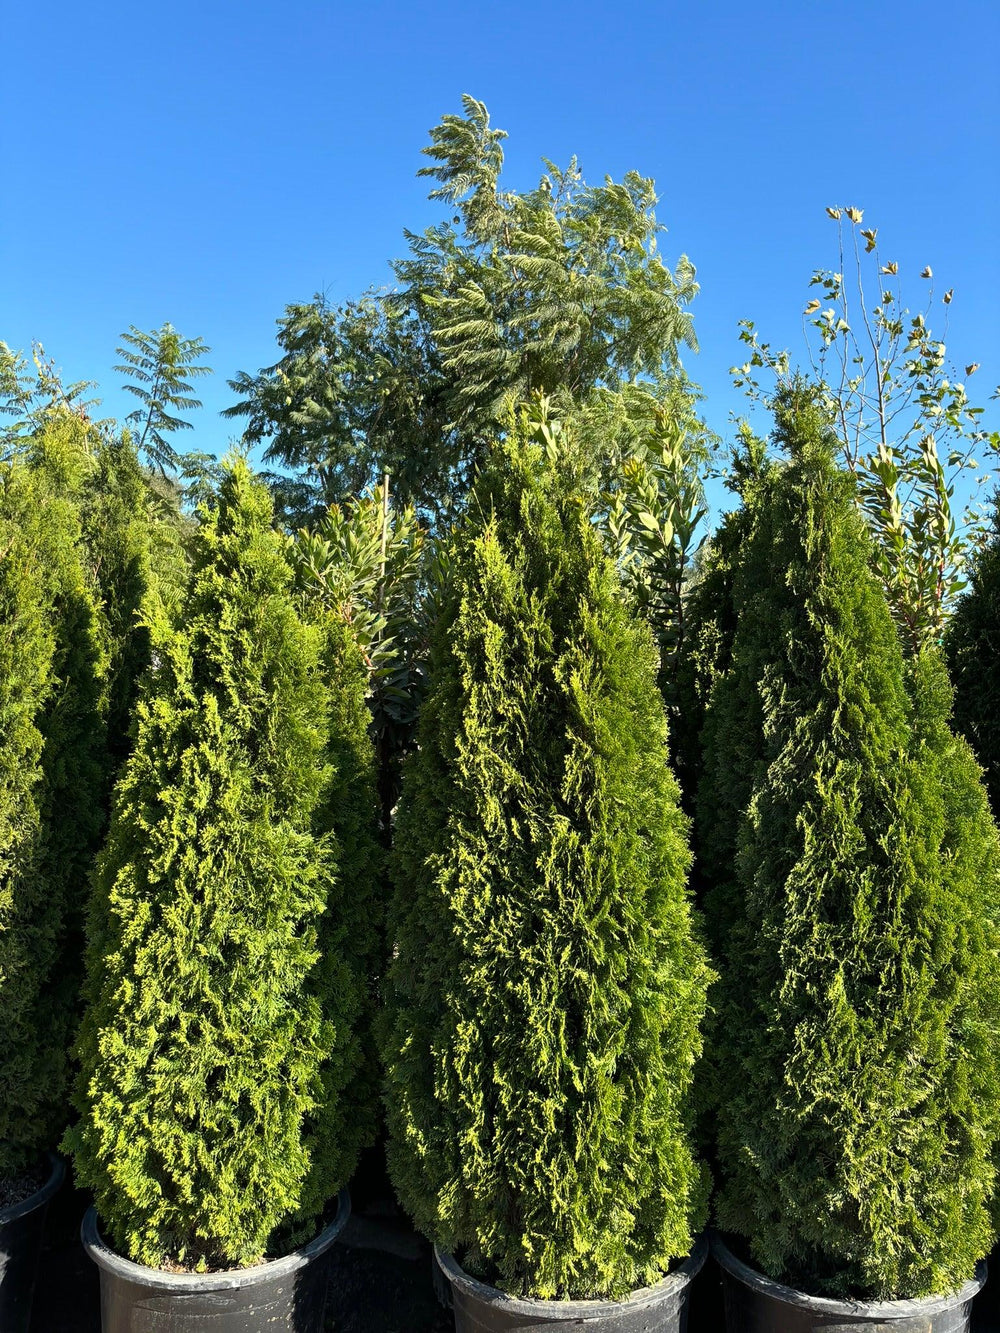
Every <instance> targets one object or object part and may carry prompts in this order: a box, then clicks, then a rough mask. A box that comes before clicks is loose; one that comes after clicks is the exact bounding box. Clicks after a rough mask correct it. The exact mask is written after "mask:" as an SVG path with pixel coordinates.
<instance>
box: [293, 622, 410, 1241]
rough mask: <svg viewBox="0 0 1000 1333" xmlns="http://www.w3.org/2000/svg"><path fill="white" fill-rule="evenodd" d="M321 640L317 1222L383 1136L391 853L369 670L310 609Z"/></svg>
mask: <svg viewBox="0 0 1000 1333" xmlns="http://www.w3.org/2000/svg"><path fill="white" fill-rule="evenodd" d="M306 615H307V616H308V618H310V619H312V620H314V621H315V623H316V624H317V626H318V627H319V629H320V632H321V635H322V648H321V654H320V664H321V669H322V675H323V679H324V681H325V684H326V691H327V695H328V700H329V719H328V721H329V737H328V741H327V749H326V757H327V760H328V762H329V765H330V769H331V772H332V780H331V783H330V786H329V788H328V790H327V792H326V793H325V795H324V799H323V800H322V801H321V803H320V805H319V806H318V808H317V811H316V816H315V821H314V825H315V828H316V829H317V831H318V832H319V833H320V835H322V836H328V837H329V838H330V839H331V841H332V842H333V845H334V846H335V848H336V857H337V876H336V880H335V882H334V884H333V885H332V887H331V891H330V895H329V898H328V900H327V904H326V910H325V911H324V912H323V915H322V916H321V917H320V920H319V927H318V935H317V948H318V953H319V961H318V962H317V964H316V967H315V969H314V971H313V973H312V976H311V979H310V983H311V987H312V990H313V993H314V994H316V995H317V996H318V997H319V999H320V1002H321V1003H324V1004H325V1007H326V1008H327V1009H329V1008H330V1005H329V1000H328V999H327V998H326V997H329V996H337V997H338V998H339V1001H340V1012H339V1015H338V1019H339V1030H338V1032H337V1047H336V1058H334V1059H331V1060H327V1061H325V1062H324V1064H323V1066H322V1068H321V1071H320V1077H321V1080H322V1092H321V1093H320V1095H319V1097H318V1103H317V1107H316V1110H315V1111H314V1112H313V1114H312V1116H311V1117H310V1123H311V1128H310V1133H309V1142H310V1148H311V1160H310V1165H309V1175H308V1177H307V1179H306V1182H305V1186H304V1191H303V1202H302V1205H301V1207H300V1213H301V1214H303V1215H304V1216H305V1218H306V1219H307V1220H309V1219H313V1218H315V1217H318V1216H319V1215H320V1213H321V1212H322V1210H323V1207H324V1205H325V1204H326V1202H327V1201H328V1200H329V1198H330V1187H331V1182H343V1183H346V1182H347V1181H348V1180H349V1179H350V1178H351V1175H352V1174H353V1172H354V1169H355V1167H356V1166H357V1163H358V1158H359V1155H360V1152H361V1150H362V1149H363V1148H366V1147H368V1146H369V1145H370V1144H371V1143H373V1142H374V1140H375V1137H376V1134H377V1132H378V1129H379V1122H380V1114H379V1113H380V1106H381V1095H380V1092H381V1089H380V1083H381V1077H382V1068H381V1062H380V1060H379V1057H378V1051H377V1048H376V1044H375V1039H374V1034H373V1024H374V1019H375V1014H376V1011H377V1008H378V1004H379V998H380V986H381V982H382V977H383V975H384V972H385V965H386V961H387V956H388V947H387V944H386V938H385V914H386V885H385V852H384V849H383V847H382V843H381V840H380V827H379V801H378V785H377V780H376V779H377V775H376V763H375V747H374V745H373V744H372V739H371V735H370V734H369V733H370V714H369V711H368V707H367V703H366V694H367V688H368V681H369V673H368V668H367V664H366V662H365V660H364V658H363V656H362V654H361V651H360V649H359V647H358V643H357V640H356V639H355V637H354V635H353V634H352V633H351V629H350V626H349V625H348V624H345V623H344V621H343V620H342V619H341V618H340V615H339V614H338V611H337V610H332V609H326V608H323V607H321V606H319V605H318V604H317V603H315V602H314V603H312V604H310V605H308V606H307V607H306Z"/></svg>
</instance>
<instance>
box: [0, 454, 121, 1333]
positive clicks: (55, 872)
mask: <svg viewBox="0 0 1000 1333" xmlns="http://www.w3.org/2000/svg"><path fill="white" fill-rule="evenodd" d="M79 541H80V529H79V523H78V521H77V516H76V514H75V512H74V510H73V508H72V506H71V505H70V504H69V503H68V502H67V501H65V500H64V499H63V498H62V497H61V496H59V495H58V494H57V493H55V492H53V490H52V489H51V487H50V486H49V484H48V480H47V478H46V476H45V475H44V473H43V472H41V471H40V470H38V469H37V468H35V467H33V466H31V465H30V464H29V463H28V462H27V461H26V460H25V459H24V458H23V457H22V458H16V459H14V460H13V461H9V462H6V463H4V464H2V465H0V1012H2V1014H3V1021H2V1023H0V1327H2V1328H3V1329H4V1330H5V1333H6V1331H7V1330H11V1333H14V1331H15V1330H17V1331H19V1330H22V1329H26V1328H27V1327H28V1320H29V1317H30V1309H31V1296H32V1291H33V1286H34V1274H35V1267H36V1262H37V1256H38V1248H39V1246H40V1243H41V1237H42V1227H43V1224H44V1218H45V1210H46V1207H47V1204H48V1201H49V1199H50V1198H51V1196H52V1195H53V1194H54V1192H55V1190H56V1189H57V1188H58V1184H59V1181H60V1180H61V1178H62V1174H63V1167H62V1164H61V1162H59V1161H58V1160H57V1159H56V1158H54V1157H53V1156H52V1155H51V1153H52V1150H53V1149H54V1148H55V1147H56V1145H57V1144H58V1142H59V1139H60V1136H61V1135H62V1132H63V1130H64V1129H65V1126H66V1123H67V1120H68V1115H69V1102H68V1094H69V1081H70V1080H69V1075H70V1066H69V1048H70V1044H71V1038H72V1027H73V1024H74V1022H75V1018H76V1013H77V996H76V993H75V989H74V986H73V984H72V983H73V979H74V978H77V977H78V973H77V972H76V971H75V970H74V969H73V967H72V960H71V959H67V958H66V936H67V932H68V931H71V923H72V920H73V919H74V918H75V916H76V914H77V912H78V911H79V905H78V904H79V900H82V899H83V897H84V896H85V893H84V888H85V881H86V873H87V872H86V865H85V862H86V858H87V856H88V855H89V854H90V853H92V851H93V839H94V837H95V836H96V833H97V832H99V829H100V801H99V795H98V792H99V787H100V778H101V774H100V769H99V756H100V745H101V735H100V731H101V728H100V715H99V712H98V707H97V706H98V702H99V698H100V673H101V656H100V652H99V649H98V643H97V639H96V637H95V627H94V605H93V602H92V600H91V597H90V593H89V590H88V587H87V584H86V580H85V578H84V575H83V570H82V566H81V564H80V559H79ZM47 1154H48V1156H47Z"/></svg>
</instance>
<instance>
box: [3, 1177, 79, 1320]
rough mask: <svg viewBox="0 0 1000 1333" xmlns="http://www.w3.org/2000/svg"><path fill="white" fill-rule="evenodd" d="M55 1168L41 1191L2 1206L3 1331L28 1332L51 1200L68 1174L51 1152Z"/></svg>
mask: <svg viewBox="0 0 1000 1333" xmlns="http://www.w3.org/2000/svg"><path fill="white" fill-rule="evenodd" d="M49 1162H50V1164H51V1168H52V1169H51V1171H50V1172H49V1178H48V1180H47V1181H46V1182H45V1184H44V1185H43V1186H42V1188H41V1189H40V1190H36V1191H35V1193H34V1194H32V1195H31V1196H30V1197H29V1198H27V1199H24V1200H23V1201H22V1202H21V1203H15V1204H12V1205H11V1207H10V1208H2V1209H0V1330H2V1333H27V1330H28V1325H29V1324H30V1323H31V1301H32V1298H33V1296H34V1294H35V1276H36V1274H37V1272H38V1259H39V1256H40V1255H41V1252H42V1238H43V1236H44V1234H45V1215H46V1213H47V1212H48V1210H49V1202H50V1200H51V1198H52V1196H53V1195H54V1194H55V1192H56V1190H58V1188H59V1186H60V1185H61V1184H62V1182H63V1177H64V1176H65V1174H66V1167H65V1165H64V1164H63V1162H62V1160H61V1159H60V1158H58V1157H56V1156H55V1155H54V1154H51V1153H50V1154H49Z"/></svg>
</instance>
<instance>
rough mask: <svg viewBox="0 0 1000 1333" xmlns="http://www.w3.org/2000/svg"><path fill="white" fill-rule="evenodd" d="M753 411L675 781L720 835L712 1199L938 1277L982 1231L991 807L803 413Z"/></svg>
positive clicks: (993, 890) (915, 1292)
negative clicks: (712, 650)
mask: <svg viewBox="0 0 1000 1333" xmlns="http://www.w3.org/2000/svg"><path fill="white" fill-rule="evenodd" d="M777 420H778V430H777V439H778V441H779V443H780V444H782V445H783V446H784V447H785V449H786V450H787V452H788V454H789V459H790V461H789V462H788V464H787V465H786V466H784V467H780V468H775V469H773V470H772V471H770V472H769V473H768V474H767V475H766V476H765V477H764V479H763V481H762V484H761V486H760V489H759V491H758V493H757V495H756V497H755V511H756V512H755V514H754V517H753V521H752V522H751V523H750V524H749V525H748V526H749V529H750V531H749V535H748V537H747V540H746V541H745V542H744V544H743V546H742V548H741V551H740V556H739V560H738V561H737V564H736V566H735V569H734V571H733V598H734V608H735V611H736V631H735V636H734V639H733V645H732V660H731V665H730V667H729V669H728V671H727V672H726V673H725V674H724V675H723V676H722V678H721V679H720V680H719V681H718V682H717V684H716V686H715V689H714V692H713V695H712V700H711V703H710V707H709V717H708V722H707V724H706V729H705V739H706V754H705V764H706V777H705V781H704V783H703V790H702V793H701V797H700V800H699V821H700V823H701V826H702V827H701V843H702V844H704V843H706V842H707V841H708V840H709V839H711V838H712V837H717V838H718V840H719V843H720V845H721V846H724V847H729V848H733V849H734V850H733V855H732V857H731V860H730V862H729V868H730V880H729V883H728V884H727V883H726V882H725V881H724V880H723V879H722V869H723V865H722V862H721V859H717V860H716V862H715V866H714V870H715V882H714V884H713V886H712V894H711V895H710V897H709V914H710V916H711V917H713V918H714V926H713V938H714V939H716V940H719V941H720V963H721V971H722V981H721V984H720V986H719V995H718V999H717V1007H718V1010H719V1015H718V1020H717V1023H716V1024H715V1027H714V1039H713V1051H712V1056H713V1067H714V1070H715V1074H716V1078H717V1080H718V1097H719V1105H718V1157H719V1164H720V1170H721V1174H722V1179H721V1182H720V1187H719V1193H718V1201H717V1207H718V1219H719V1221H720V1223H721V1225H722V1226H723V1227H724V1228H726V1229H727V1230H730V1231H733V1232H737V1233H739V1234H741V1235H742V1236H743V1237H745V1239H746V1242H747V1243H748V1245H749V1252H750V1255H751V1257H752V1259H753V1261H754V1262H755V1263H756V1264H757V1265H759V1266H760V1267H761V1268H762V1269H763V1270H764V1271H765V1272H766V1273H767V1274H769V1275H770V1276H772V1277H775V1278H778V1279H781V1280H784V1281H786V1282H790V1283H791V1284H792V1285H794V1286H797V1287H799V1288H802V1289H804V1290H807V1291H812V1292H819V1293H824V1294H830V1295H835V1296H848V1295H853V1296H860V1297H869V1298H880V1299H885V1298H897V1297H911V1296H920V1295H925V1294H929V1293H931V1292H943V1291H948V1290H951V1289H953V1288H955V1287H956V1286H958V1285H960V1284H961V1283H962V1282H964V1281H965V1280H967V1279H968V1278H970V1277H971V1276H972V1272H973V1269H974V1266H975V1263H976V1260H977V1259H979V1258H981V1257H982V1255H983V1254H984V1253H985V1252H986V1251H987V1250H988V1249H989V1248H990V1244H991V1242H992V1230H991V1225H990V1219H989V1212H988V1204H989V1199H990V1195H991V1193H992V1189H993V1179H994V1171H993V1166H992V1164H991V1152H992V1148H993V1144H994V1142H995V1140H996V1137H997V1129H998V1089H997V1060H998V1053H1000V1030H998V1025H997V1001H998V996H1000V979H998V975H997V944H998V936H997V929H996V909H997V900H998V860H997V833H996V829H995V826H994V825H993V824H992V821H991V819H990V817H989V812H988V807H987V804H986V800H985V795H984V792H983V790H982V786H981V783H980V782H979V777H978V771H977V769H976V766H975V764H974V762H973V761H972V760H971V756H970V755H969V752H968V749H967V747H965V745H964V743H961V742H957V741H956V740H955V739H954V737H952V735H951V733H950V731H949V729H948V725H947V716H948V709H949V706H950V698H949V691H948V686H947V682H946V680H945V679H944V677H943V675H942V671H941V665H940V662H938V661H936V660H935V659H934V658H932V657H927V658H924V659H921V660H919V661H918V662H917V663H915V664H913V665H912V667H909V668H908V667H907V666H905V665H904V660H903V656H902V651H901V648H900V644H899V641H898V638H897V635H896V632H895V630H894V628H893V624H892V620H891V616H890V613H889V609H888V606H887V604H886V602H885V599H884V596H883V594H882V592H881V590H880V588H879V587H878V585H877V583H876V581H875V579H874V577H873V575H872V573H871V571H870V542H869V537H868V535H867V532H866V530H865V527H864V525H863V520H862V519H861V518H860V516H859V515H858V514H857V511H856V507H855V504H854V499H853V494H852V485H853V483H852V481H851V480H850V478H848V477H847V476H845V475H844V474H843V473H840V472H838V470H837V469H836V467H835V465H834V462H833V456H834V447H835V442H834V441H833V440H832V439H831V432H830V430H829V427H828V426H827V423H826V420H825V418H824V416H823V415H822V413H821V412H820V410H819V409H818V408H817V407H816V405H815V403H814V401H813V399H812V397H811V395H810V394H809V391H808V390H807V389H805V388H802V387H797V388H793V389H792V390H790V391H789V392H788V393H787V394H786V395H785V396H784V397H783V398H782V399H781V400H779V402H778V404H777ZM734 812H735V813H734ZM734 824H735V827H734Z"/></svg>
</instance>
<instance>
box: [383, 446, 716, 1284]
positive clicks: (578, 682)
mask: <svg viewBox="0 0 1000 1333" xmlns="http://www.w3.org/2000/svg"><path fill="white" fill-rule="evenodd" d="M656 665H657V664H656V654H655V650H654V647H653V642H652V638H651V635H650V633H649V631H648V629H647V627H645V626H644V625H642V624H641V623H639V622H638V621H637V620H636V619H635V618H634V617H633V616H632V615H631V614H630V613H629V612H628V611H627V610H626V609H625V608H624V606H623V602H622V597H621V593H620V590H619V587H618V583H617V578H616V575H615V572H614V570H613V568H612V567H611V566H610V564H609V562H608V561H607V560H606V559H605V557H604V556H603V555H602V553H601V544H600V540H599V538H598V536H597V534H596V532H595V531H594V529H593V527H592V526H591V524H590V523H589V522H588V520H587V516H586V513H585V510H584V507H583V506H582V505H581V504H580V503H579V501H578V500H577V498H576V497H575V496H574V495H573V493H572V490H571V488H570V487H569V486H568V485H567V484H566V483H564V482H563V481H561V480H560V479H559V477H558V475H557V468H556V467H555V466H552V465H546V464H545V462H544V461H543V455H542V451H541V450H540V449H538V448H537V446H535V445H534V444H531V443H530V442H528V443H526V442H522V441H519V440H517V439H516V438H515V439H514V440H513V442H511V443H508V444H507V445H505V446H503V447H502V448H500V449H498V451H497V454H496V455H495V457H494V460H493V462H492V464H491V467H490V468H489V470H488V471H487V473H485V474H484V476H483V478H482V479H481V480H480V482H479V483H478V485H477V487H476V490H475V492H474V495H473V499H472V504H471V508H470V516H469V518H468V519H467V521H466V523H465V524H464V527H463V528H462V530H461V531H460V533H459V535H458V537H457V539H456V546H455V551H454V558H453V561H452V564H451V573H450V587H449V590H448V593H447V595H446V598H445V602H444V606H443V610H442V614H441V618H440V621H439V623H438V625H437V627H436V631H435V635H434V641H433V645H432V651H431V659H430V666H429V673H430V685H429V694H428V697H427V700H426V703H425V705H424V708H423V710H422V714H421V718H420V724H419V731H418V738H417V739H418V749H417V751H416V753H415V754H414V755H413V757H412V758H411V759H410V761H409V765H408V768H407V770H406V772H405V775H404V786H403V795H402V798H401V803H400V810H399V816H398V826H397V839H396V852H395V882H396V890H395V896H394V899H393V905H392V910H391V918H390V938H391V939H392V940H393V941H394V944H395V957H394V960H393V962H392V964H391V967H390V971H389V977H388V992H389V995H388V1021H387V1024H386V1041H385V1054H386V1061H387V1066H388V1074H387V1102H388V1116H389V1133H390V1141H389V1165H390V1171H391V1174H392V1178H393V1181H394V1183H395V1186H396V1189H397V1190H398V1192H399V1195H400V1198H401V1199H402V1201H403V1203H404V1205H405V1206H406V1207H407V1208H408V1209H409V1210H410V1212H411V1213H412V1214H413V1217H414V1219H415V1221H416V1224H417V1226H418V1227H419V1228H420V1230H422V1231H423V1232H425V1233H426V1234H427V1235H428V1236H430V1237H432V1238H433V1239H434V1240H435V1241H436V1242H437V1243H438V1244H439V1245H441V1246H443V1247H445V1248H446V1249H448V1250H451V1251H454V1252H455V1253H457V1255H458V1256H459V1258H460V1260H461V1262H462V1263H463V1264H464V1265H465V1266H466V1268H467V1269H469V1270H471V1271H473V1272H476V1273H479V1274H481V1275H484V1276H486V1277H487V1278H488V1279H490V1280H494V1281H496V1282H498V1283H499V1284H500V1285H502V1286H503V1287H504V1288H505V1289H507V1290H509V1291H511V1292H518V1293H527V1294H531V1295H535V1296H541V1297H575V1298H586V1297H608V1296H618V1295H621V1294H622V1293H624V1292H627V1291H629V1290H631V1289H633V1288H636V1287H641V1286H643V1285H644V1284H646V1283H649V1282H654V1281H656V1280H657V1279H658V1278H659V1277H660V1276H661V1275H662V1274H663V1272H664V1271H665V1270H666V1269H667V1268H668V1267H669V1265H670V1263H671V1261H672V1260H674V1259H675V1258H676V1257H678V1256H680V1255H685V1254H687V1253H688V1252H689V1250H690V1247H691V1244H692V1239H693V1236H694V1234H695V1231H696V1230H697V1228H698V1227H699V1226H700V1224H701V1223H702V1221H703V1219H704V1208H705V1199H706V1188H707V1177H706V1173H705V1170H704V1168H703V1167H702V1166H701V1165H700V1164H699V1163H698V1162H697V1160H696V1159H695V1157H694V1155H693V1152H692V1146H691V1138H690V1126H689V1118H690V1115H689V1107H688V1088H689V1084H690V1081H691V1074H692V1066H693V1065H694V1062H695V1060H696V1057H697V1056H698V1054H699V1051H700V1047H701V1038H700V1036H699V1024H700V1021H701V1018H702V1015H703V1013H704V1008H705V1002H706V1000H705V997H706V987H707V983H708V979H709V976H710V973H709V970H708V967H707V964H706V961H705V958H704V955H703V951H702V947H701V944H700V942H699V941H698V940H697V939H696V936H695V931H694V924H693V921H692V910H691V907H690V904H689V901H688V895H687V889H686V879H687V872H688V865H689V859H690V858H689V852H688V848H687V821H686V819H685V817H684V815H683V814H682V812H681V810H680V806H679V792H678V787H677V783H676V781H675V779H674V777H673V775H672V773H671V771H670V768H669V765H668V761H667V749H666V744H667V736H666V722H665V716H664V711H663V705H662V701H661V700H660V697H659V694H658V691H657V686H656Z"/></svg>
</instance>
